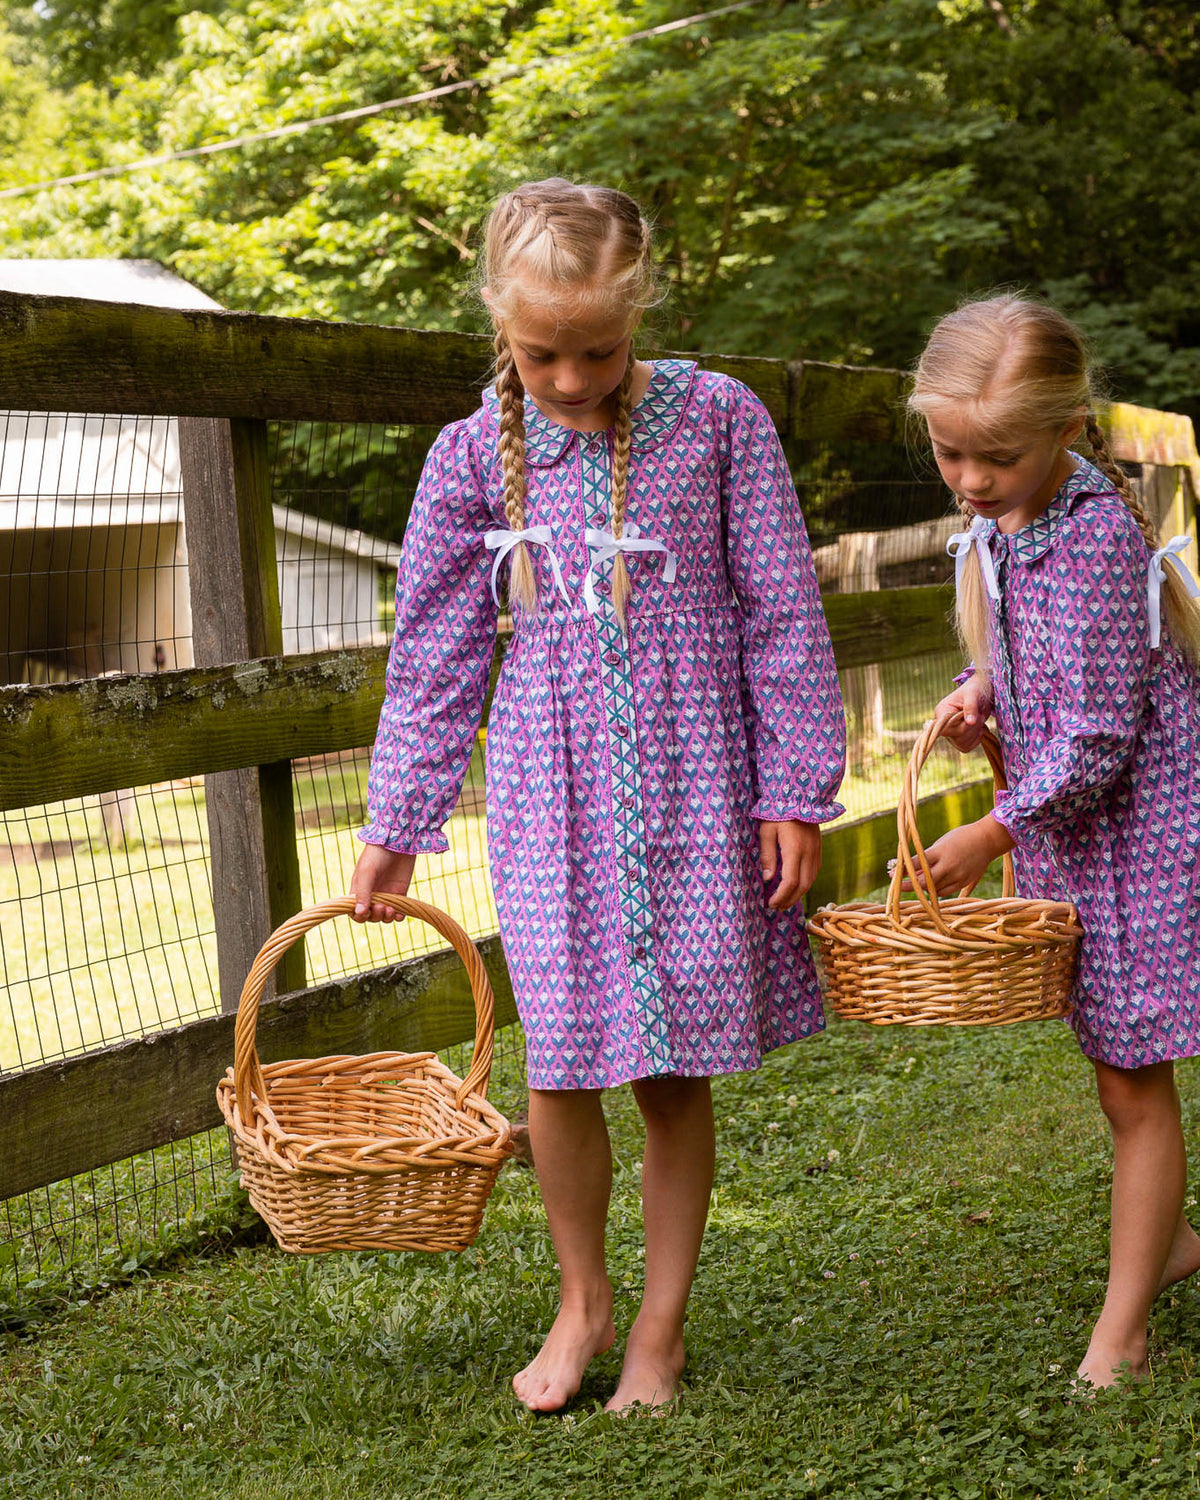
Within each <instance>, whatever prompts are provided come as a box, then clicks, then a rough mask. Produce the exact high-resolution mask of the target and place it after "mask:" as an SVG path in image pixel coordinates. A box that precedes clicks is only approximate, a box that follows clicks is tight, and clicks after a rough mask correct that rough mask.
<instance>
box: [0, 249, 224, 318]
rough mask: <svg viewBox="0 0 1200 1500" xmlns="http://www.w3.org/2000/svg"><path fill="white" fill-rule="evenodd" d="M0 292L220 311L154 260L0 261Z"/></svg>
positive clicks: (212, 302) (216, 305)
mask: <svg viewBox="0 0 1200 1500" xmlns="http://www.w3.org/2000/svg"><path fill="white" fill-rule="evenodd" d="M0 291H4V292H32V293H33V294H34V295H35V296H38V297H90V298H92V299H93V300H94V301H98V302H140V303H143V304H145V305H146V306H149V307H213V308H220V306H221V304H220V303H219V302H214V301H213V299H212V298H211V297H209V296H208V295H207V294H206V293H204V292H202V291H201V290H200V289H199V287H194V286H193V285H192V284H191V282H190V281H184V279H183V277H182V276H176V275H175V273H174V271H168V270H167V269H166V267H165V266H160V265H159V263H158V262H157V261H156V260H0Z"/></svg>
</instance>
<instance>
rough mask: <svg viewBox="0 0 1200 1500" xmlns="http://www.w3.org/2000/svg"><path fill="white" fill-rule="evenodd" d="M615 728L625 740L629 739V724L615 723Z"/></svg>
mask: <svg viewBox="0 0 1200 1500" xmlns="http://www.w3.org/2000/svg"><path fill="white" fill-rule="evenodd" d="M613 728H614V729H615V730H616V732H617V733H618V734H619V735H620V736H621V738H622V739H623V740H627V739H628V738H629V725H628V724H614V725H613Z"/></svg>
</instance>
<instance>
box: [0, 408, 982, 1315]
mask: <svg viewBox="0 0 1200 1500" xmlns="http://www.w3.org/2000/svg"><path fill="white" fill-rule="evenodd" d="M0 424H2V425H0V433H2V440H0V441H2V446H0V576H3V575H4V574H6V575H7V585H8V588H7V599H8V605H7V611H6V615H5V621H4V624H3V628H4V630H5V631H6V634H5V635H4V638H3V640H2V641H0V666H2V667H3V672H4V676H5V678H6V679H7V680H8V681H10V682H47V681H67V680H72V679H81V678H88V677H95V676H99V675H102V674H104V673H106V672H111V671H117V670H121V671H135V672H154V671H160V670H164V669H169V668H172V667H186V666H189V665H191V662H192V654H191V615H190V603H189V594H188V582H187V538H186V535H185V529H184V527H183V522H182V517H183V506H182V498H181V494H180V482H179V462H178V442H177V435H176V429H175V426H174V423H173V420H172V419H166V418H155V419H148V418H117V417H102V416H87V417H81V416H71V415H70V414H64V415H60V416H46V415H45V414H41V415H37V416H22V415H21V414H15V413H10V414H9V415H8V417H7V418H2V417H0ZM432 437H433V430H432V429H429V428H419V427H412V426H389V425H385V424H365V423H341V424H331V423H330V424H316V423H278V424H271V425H270V427H269V453H270V458H271V472H272V483H273V501H274V510H273V516H274V520H275V545H276V558H277V566H278V579H279V592H280V600H281V607H282V615H283V631H284V647H285V651H286V652H289V653H294V652H306V651H320V650H343V649H345V650H353V649H359V648H363V647H368V646H376V645H382V644H383V643H384V642H385V641H386V640H387V638H388V634H389V631H390V628H391V623H392V591H393V586H394V579H395V569H396V565H397V561H398V558H399V549H400V543H401V540H402V537H403V533H404V525H405V522H406V520H407V516H408V510H409V507H410V505H411V502H412V497H413V493H414V490H415V486H416V481H417V478H418V475H419V472H420V468H421V464H422V461H423V458H424V455H425V452H426V451H427V448H428V445H429V442H430V441H431V439H432ZM789 456H790V459H791V462H792V465H793V472H794V476H795V479H796V484H797V491H798V493H799V496H800V500H801V505H802V507H803V509H804V512H805V515H806V519H807V521H808V526H809V532H810V537H811V540H812V544H813V548H814V554H815V557H816V561H817V567H818V574H819V577H820V578H821V581H822V588H823V590H824V591H825V592H827V593H830V594H833V593H859V592H871V591H874V590H879V589H894V588H902V587H909V586H913V585H917V584H930V583H933V584H938V585H941V586H944V588H945V600H946V609H947V612H949V611H950V609H951V607H952V602H953V601H952V590H951V588H950V587H949V582H950V579H951V576H952V564H951V562H950V560H949V558H948V557H947V556H946V554H945V538H946V536H947V535H948V533H949V531H950V530H951V529H953V528H954V526H955V525H957V524H958V523H957V521H956V520H955V519H954V518H953V517H951V516H950V515H949V514H948V506H947V496H946V493H945V491H944V489H943V487H942V486H941V484H940V482H939V481H938V480H937V479H936V476H935V475H934V474H933V473H932V472H931V470H930V468H929V466H928V465H927V464H925V463H924V462H923V460H922V459H921V458H920V457H919V456H914V455H912V454H910V453H908V452H907V451H906V450H904V449H902V448H898V447H896V446H894V445H884V444H841V445H823V446H816V445H807V446H805V445H799V444H793V445H791V449H790V454H789ZM941 639H942V638H939V642H938V643H935V644H936V645H937V649H933V648H932V647H926V646H923V644H922V642H920V641H914V642H912V643H911V644H912V647H913V649H912V651H911V653H909V654H907V655H903V656H900V657H898V658H897V659H894V660H890V661H887V662H883V663H876V664H868V665H865V666H860V667H855V668H852V669H850V670H848V671H846V672H844V673H843V674H842V686H843V692H844V696H845V699H846V702H847V706H848V713H849V719H850V747H851V753H850V764H849V768H848V774H847V778H846V782H845V786H844V789H843V801H844V802H845V803H846V805H847V817H848V818H853V817H860V816H864V815H866V814H869V813H874V812H879V811H882V810H884V809H886V808H890V807H893V806H894V805H895V802H896V798H897V794H898V790H899V785H900V777H901V775H902V772H903V768H904V765H905V762H906V759H907V753H908V749H909V747H910V746H911V744H912V742H913V740H914V739H915V736H916V733H917V730H918V729H919V727H920V725H921V723H922V722H923V721H924V719H925V718H927V717H928V715H929V713H930V711H931V709H932V707H933V705H934V704H935V703H936V702H937V700H938V698H939V697H941V696H942V695H943V694H944V693H945V692H946V691H947V690H948V688H949V685H950V682H951V680H952V678H953V675H954V673H955V671H956V670H957V668H958V665H959V657H958V653H957V652H954V651H946V650H945V649H944V648H942V647H941V645H940V640H941ZM483 739H484V737H483V735H481V737H480V743H479V744H478V745H477V746H476V749H475V752H474V754H473V755H472V757H471V761H470V765H469V769H468V772H467V777H466V782H465V785H464V787H463V792H462V796H461V798H460V801H459V804H458V807H457V808H456V810H455V814H454V817H453V818H452V820H451V824H450V826H449V828H448V830H447V832H448V835H449V839H450V845H451V847H450V851H449V852H448V853H447V854H445V855H441V856H437V857H432V858H424V859H422V861H421V862H420V864H419V866H418V873H417V879H416V882H415V884H414V891H415V893H416V894H418V895H420V896H422V897H423V898H424V899H426V900H428V901H430V902H432V903H433V904H434V905H437V906H439V907H442V908H443V909H445V910H447V911H449V912H450V913H451V914H452V915H454V916H455V917H456V918H457V919H458V920H459V921H460V922H461V923H462V925H463V926H464V927H465V928H466V929H467V931H468V932H469V933H470V934H471V935H472V936H473V937H477V938H479V937H484V936H487V935H489V934H492V933H494V932H495V931H496V912H495V906H494V902H493V898H492V891H491V884H490V880H489V876H488V863H487V844H486V826H485V797H484V743H483ZM369 755H370V752H369V748H368V747H363V748H361V749H355V750H351V751H345V752H341V753H336V754H332V753H331V754H326V755H319V756H314V757H312V758H309V759H306V760H303V761H296V762H295V763H294V765H293V791H294V809H295V833H296V840H297V848H298V852H299V862H300V872H301V891H302V897H303V900H304V901H305V903H306V904H307V903H309V902H313V901H317V900H320V899H323V898H325V897H327V896H330V895H333V894H340V893H342V892H344V891H345V890H346V889H347V888H348V884H349V880H350V874H351V871H352V870H353V866H354V862H355V859H356V857H357V853H358V849H359V847H360V846H359V844H358V841H357V838H356V830H357V829H358V828H360V827H361V826H362V824H363V823H364V822H365V821H366V782H367V769H368V765H369ZM974 774H977V773H976V772H975V770H974V768H969V769H967V768H964V767H963V765H962V764H961V763H960V762H959V761H958V759H957V757H952V758H951V757H948V758H947V759H946V760H945V762H944V763H939V765H938V766H936V767H933V766H931V768H930V772H929V773H928V774H927V775H926V776H925V777H923V783H922V784H923V789H924V790H936V789H937V788H938V786H939V785H947V784H950V783H952V782H954V781H956V780H963V779H968V778H969V777H971V776H973V775H974ZM211 887H212V869H211V860H210V851H209V834H208V821H207V810H206V803H205V791H204V784H203V780H202V779H199V778H197V779H190V780H183V781H177V782H171V783H166V784H159V785H155V786H146V787H136V788H130V789H121V790H115V791H113V792H109V793H105V794H104V795H103V796H99V797H91V798H83V799H75V800H74V801H71V802H63V803H58V804H55V805H53V806H45V807H28V808H22V809H19V810H15V811H12V812H9V813H6V814H3V815H2V825H0V1072H3V1073H10V1074H11V1073H16V1072H21V1071H23V1070H26V1069H31V1068H36V1067H38V1066H40V1065H42V1064H45V1063H48V1062H53V1061H56V1060H60V1059H65V1058H69V1057H73V1056H77V1055H80V1054H81V1053H86V1052H90V1051H94V1050H96V1049H99V1048H103V1047H107V1046H111V1045H113V1044H115V1043H117V1042H121V1041H126V1040H129V1039H132V1038H137V1037H141V1036H144V1035H146V1034H147V1033H152V1032H155V1031H160V1030H164V1029H169V1028H173V1027H177V1026H181V1025H184V1024H186V1023H188V1022H189V1021H194V1020H200V1019H204V1018H205V1017H210V1016H213V1015H215V1014H217V1013H218V1012H219V1009H220V1000H219V995H218V985H217V956H216V933H215V926H214V919H213V907H212V898H211ZM439 946H441V944H440V940H439V939H438V938H437V935H436V934H434V933H432V932H430V931H428V930H426V929H424V928H422V927H421V926H420V925H419V924H416V923H403V924H392V925H389V926H388V927H386V928H384V927H382V926H376V925H366V926H360V925H359V924H355V923H352V922H349V921H344V922H334V923H326V924H323V925H322V926H321V927H319V928H317V929H315V930H314V931H313V932H312V933H311V934H309V937H308V939H307V954H306V961H307V973H308V976H309V982H310V983H319V982H321V981H324V980H335V979H337V978H340V977H343V976H349V975H353V974H357V973H359V972H362V971H364V970H370V969H374V968H379V967H382V966H384V965H387V964H391V963H395V962H397V961H398V960H401V959H404V958H408V957H414V956H417V955H419V954H421V953H424V952H428V951H430V950H431V949H433V948H437V947H439ZM447 1061H449V1062H451V1064H452V1065H453V1066H456V1067H458V1068H459V1069H460V1070H461V1069H462V1068H464V1067H465V1064H466V1059H465V1049H464V1048H459V1049H456V1050H455V1052H454V1053H453V1054H448V1055H447ZM215 1081H216V1080H215V1079H214V1085H215ZM523 1094H524V1072H523V1046H522V1041H521V1037H520V1035H519V1030H518V1029H517V1028H508V1029H506V1031H505V1032H504V1033H502V1034H501V1036H500V1037H499V1038H498V1045H497V1053H496V1064H495V1071H494V1079H493V1097H494V1098H495V1099H496V1100H497V1102H498V1103H499V1105H500V1107H501V1108H502V1109H506V1110H512V1109H515V1108H517V1107H518V1106H519V1105H520V1104H521V1103H522V1101H523ZM237 1202H238V1200H237V1198H236V1195H234V1194H233V1193H232V1190H231V1187H230V1161H229V1152H228V1144H227V1138H226V1135H225V1132H224V1130H217V1131H212V1132H207V1133H205V1134H202V1135H199V1136H196V1137H194V1138H192V1139H191V1140H187V1141H180V1142H177V1143H176V1144H174V1145H172V1146H169V1147H163V1148H160V1149H159V1150H157V1151H154V1152H146V1153H142V1154H141V1155H139V1156H137V1157H133V1158H130V1159H129V1160H127V1161H124V1162H120V1163H117V1164H115V1165H114V1166H111V1167H106V1168H103V1169H100V1170H97V1171H94V1172H89V1173H85V1174H82V1175H81V1176H79V1177H76V1178H72V1179H70V1180H68V1181H65V1182H60V1183H56V1184H54V1185H52V1186H51V1187H47V1188H43V1189H39V1190H38V1191H37V1192H33V1193H29V1194H26V1195H23V1196H22V1197H20V1198H15V1199H11V1200H9V1201H8V1202H7V1203H5V1204H4V1205H3V1212H4V1218H3V1221H2V1222H0V1311H2V1310H3V1309H4V1307H5V1306H7V1308H8V1309H9V1313H10V1315H12V1316H14V1317H16V1316H19V1312H13V1309H18V1310H19V1308H20V1307H21V1306H23V1305H25V1303H26V1302H27V1301H28V1299H29V1298H30V1297H33V1298H37V1297H44V1296H48V1295H51V1294H66V1293H67V1292H69V1291H70V1289H71V1288H72V1287H74V1288H79V1287H87V1286H94V1285H103V1284H105V1282H106V1281H109V1280H112V1279H114V1278H116V1277H118V1276H120V1275H127V1274H130V1272H131V1271H133V1270H136V1269H137V1268H138V1267H139V1266H141V1265H146V1264H151V1263H154V1262H155V1261H156V1260H157V1259H161V1258H162V1257H164V1256H167V1255H170V1254H172V1253H174V1252H175V1251H176V1250H177V1249H178V1248H179V1247H180V1246H182V1245H186V1244H193V1245H194V1244H195V1243H197V1242H199V1241H202V1240H203V1238H204V1236H206V1235H216V1236H217V1237H219V1236H220V1235H221V1234H222V1233H225V1234H227V1233H229V1232H230V1226H231V1225H232V1224H234V1223H235V1222H236V1219H237V1208H236V1204H237ZM23 1299H24V1300H23Z"/></svg>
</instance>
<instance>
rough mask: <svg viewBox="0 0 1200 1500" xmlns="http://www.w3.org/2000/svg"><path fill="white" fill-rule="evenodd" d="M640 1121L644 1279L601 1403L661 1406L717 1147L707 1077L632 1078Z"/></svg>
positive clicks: (668, 1389) (675, 1370) (676, 1372)
mask: <svg viewBox="0 0 1200 1500" xmlns="http://www.w3.org/2000/svg"><path fill="white" fill-rule="evenodd" d="M633 1092H634V1097H635V1098H636V1099H637V1102H638V1107H639V1108H640V1109H641V1111H642V1116H643V1118H644V1119H645V1121H646V1151H645V1156H644V1158H643V1161H642V1211H643V1214H644V1216H645V1222H646V1286H645V1291H644V1292H643V1294H642V1305H641V1309H640V1310H639V1312H638V1315H637V1318H636V1320H635V1322H634V1325H633V1327H632V1328H631V1329H630V1331H629V1341H628V1343H627V1344H626V1346H625V1362H624V1364H623V1366H622V1369H621V1379H620V1382H619V1384H618V1385H617V1389H616V1392H615V1393H614V1395H613V1397H612V1399H611V1401H609V1403H608V1405H607V1406H606V1407H605V1410H606V1411H624V1410H625V1409H626V1408H628V1407H630V1406H633V1405H635V1404H639V1403H640V1404H643V1405H646V1406H662V1405H664V1404H665V1403H666V1402H668V1401H670V1400H672V1399H673V1398H674V1396H675V1395H676V1393H677V1392H678V1390H679V1381H680V1377H681V1376H682V1374H683V1366H684V1348H683V1320H684V1314H685V1312H686V1310H687V1300H688V1294H689V1292H690V1291H691V1289H692V1281H693V1279H694V1277H695V1275H696V1262H697V1261H698V1260H699V1258H700V1242H701V1240H702V1239H703V1238H704V1225H705V1221H706V1219H707V1218H708V1203H709V1199H710V1197H711V1196H712V1182H713V1162H714V1157H715V1154H716V1149H715V1141H714V1131H713V1111H712V1090H711V1087H710V1085H709V1080H708V1079H707V1078H644V1079H640V1080H639V1081H638V1082H637V1083H635V1084H634V1085H633Z"/></svg>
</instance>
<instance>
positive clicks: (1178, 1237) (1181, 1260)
mask: <svg viewBox="0 0 1200 1500" xmlns="http://www.w3.org/2000/svg"><path fill="white" fill-rule="evenodd" d="M1194 1271H1200V1234H1197V1233H1196V1231H1195V1230H1194V1229H1193V1228H1192V1226H1191V1225H1190V1224H1189V1223H1188V1221H1187V1219H1186V1218H1185V1217H1184V1215H1183V1214H1180V1215H1179V1223H1178V1224H1177V1225H1176V1226H1175V1239H1174V1241H1173V1243H1172V1245H1171V1253H1170V1255H1168V1256H1167V1268H1166V1270H1165V1271H1164V1272H1163V1274H1162V1280H1161V1281H1160V1282H1159V1284H1158V1290H1159V1291H1160V1292H1165V1291H1166V1289H1167V1288H1168V1287H1169V1286H1174V1285H1175V1283H1176V1282H1177V1281H1186V1280H1187V1278H1188V1277H1189V1276H1191V1275H1192V1273H1193V1272H1194Z"/></svg>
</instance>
